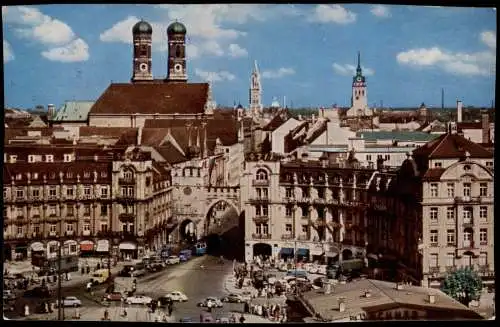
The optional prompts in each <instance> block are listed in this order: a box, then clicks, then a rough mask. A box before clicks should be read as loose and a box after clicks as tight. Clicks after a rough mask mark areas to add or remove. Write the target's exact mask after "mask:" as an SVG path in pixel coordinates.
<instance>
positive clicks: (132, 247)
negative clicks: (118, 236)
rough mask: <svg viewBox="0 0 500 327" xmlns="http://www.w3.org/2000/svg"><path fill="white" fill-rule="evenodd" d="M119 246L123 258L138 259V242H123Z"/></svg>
mask: <svg viewBox="0 0 500 327" xmlns="http://www.w3.org/2000/svg"><path fill="white" fill-rule="evenodd" d="M118 248H119V250H120V259H121V260H131V259H137V244H135V243H132V242H122V243H120V245H119V247H118Z"/></svg>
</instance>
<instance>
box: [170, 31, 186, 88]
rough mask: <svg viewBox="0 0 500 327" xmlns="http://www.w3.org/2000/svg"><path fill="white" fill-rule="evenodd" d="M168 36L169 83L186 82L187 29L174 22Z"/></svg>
mask: <svg viewBox="0 0 500 327" xmlns="http://www.w3.org/2000/svg"><path fill="white" fill-rule="evenodd" d="M167 36H168V73H167V81H177V82H186V81H187V68H186V27H185V26H184V25H183V24H181V23H179V22H174V23H172V24H170V26H169V27H168V28H167Z"/></svg>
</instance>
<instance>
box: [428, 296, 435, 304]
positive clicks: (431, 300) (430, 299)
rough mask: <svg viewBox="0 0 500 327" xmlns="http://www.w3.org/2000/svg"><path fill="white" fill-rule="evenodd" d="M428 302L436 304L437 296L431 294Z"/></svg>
mask: <svg viewBox="0 0 500 327" xmlns="http://www.w3.org/2000/svg"><path fill="white" fill-rule="evenodd" d="M427 300H428V301H429V303H430V304H434V303H436V296H435V295H434V294H429V295H428V297H427Z"/></svg>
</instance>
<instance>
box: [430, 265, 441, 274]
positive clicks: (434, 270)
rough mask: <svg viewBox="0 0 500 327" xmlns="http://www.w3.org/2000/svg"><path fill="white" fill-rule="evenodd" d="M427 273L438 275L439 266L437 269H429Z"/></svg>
mask: <svg viewBox="0 0 500 327" xmlns="http://www.w3.org/2000/svg"><path fill="white" fill-rule="evenodd" d="M429 273H431V274H437V273H439V266H438V267H429Z"/></svg>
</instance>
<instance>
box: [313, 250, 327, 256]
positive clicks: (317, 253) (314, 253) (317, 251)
mask: <svg viewBox="0 0 500 327" xmlns="http://www.w3.org/2000/svg"><path fill="white" fill-rule="evenodd" d="M309 253H311V255H323V254H324V253H325V252H323V250H321V249H313V250H311V251H309Z"/></svg>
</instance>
